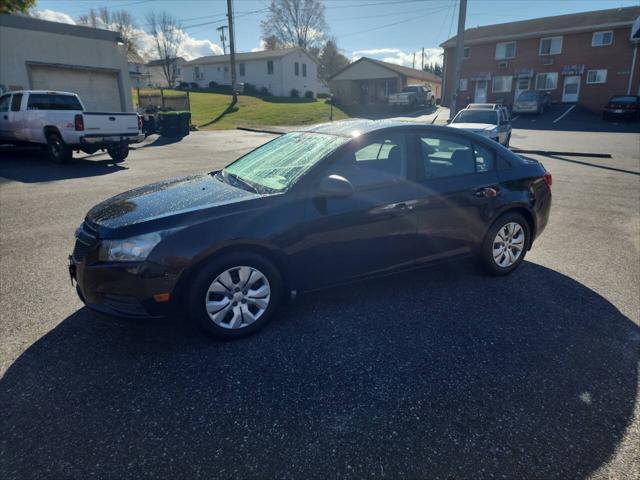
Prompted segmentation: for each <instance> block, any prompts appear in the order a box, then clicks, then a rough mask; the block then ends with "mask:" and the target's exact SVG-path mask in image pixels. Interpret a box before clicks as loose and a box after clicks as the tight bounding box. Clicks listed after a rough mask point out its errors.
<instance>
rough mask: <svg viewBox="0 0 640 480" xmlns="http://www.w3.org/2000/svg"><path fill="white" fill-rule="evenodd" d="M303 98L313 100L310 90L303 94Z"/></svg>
mask: <svg viewBox="0 0 640 480" xmlns="http://www.w3.org/2000/svg"><path fill="white" fill-rule="evenodd" d="M304 98H310V99H313V98H314V95H313V92H312V91H311V90H307V91H306V92H304Z"/></svg>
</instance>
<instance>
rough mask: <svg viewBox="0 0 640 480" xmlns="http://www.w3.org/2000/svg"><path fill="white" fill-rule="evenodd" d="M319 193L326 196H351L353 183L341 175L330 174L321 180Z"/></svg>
mask: <svg viewBox="0 0 640 480" xmlns="http://www.w3.org/2000/svg"><path fill="white" fill-rule="evenodd" d="M318 195H319V196H321V197H326V198H329V197H330V198H341V197H350V196H351V195H353V185H351V182H350V181H349V180H347V179H346V178H344V177H341V176H340V175H329V176H327V177H324V178H323V179H322V180H320V185H319V188H318Z"/></svg>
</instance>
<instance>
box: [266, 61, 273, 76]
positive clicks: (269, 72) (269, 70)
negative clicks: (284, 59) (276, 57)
mask: <svg viewBox="0 0 640 480" xmlns="http://www.w3.org/2000/svg"><path fill="white" fill-rule="evenodd" d="M267 75H273V60H267Z"/></svg>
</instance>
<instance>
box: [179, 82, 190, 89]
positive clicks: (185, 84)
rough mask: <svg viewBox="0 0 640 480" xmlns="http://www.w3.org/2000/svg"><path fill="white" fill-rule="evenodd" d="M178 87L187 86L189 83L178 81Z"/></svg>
mask: <svg viewBox="0 0 640 480" xmlns="http://www.w3.org/2000/svg"><path fill="white" fill-rule="evenodd" d="M178 87H179V88H189V84H188V83H187V82H180V85H178Z"/></svg>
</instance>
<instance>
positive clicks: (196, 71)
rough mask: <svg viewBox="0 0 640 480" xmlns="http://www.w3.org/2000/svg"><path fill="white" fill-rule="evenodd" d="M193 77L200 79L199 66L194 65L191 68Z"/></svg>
mask: <svg viewBox="0 0 640 480" xmlns="http://www.w3.org/2000/svg"><path fill="white" fill-rule="evenodd" d="M193 79H194V80H200V67H194V69H193Z"/></svg>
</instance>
